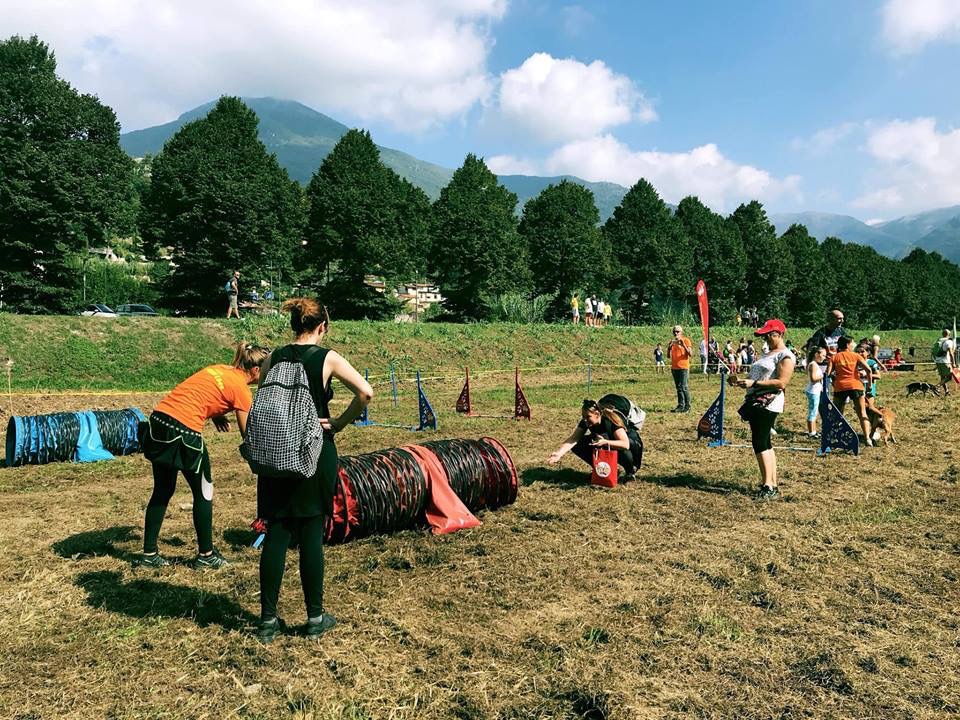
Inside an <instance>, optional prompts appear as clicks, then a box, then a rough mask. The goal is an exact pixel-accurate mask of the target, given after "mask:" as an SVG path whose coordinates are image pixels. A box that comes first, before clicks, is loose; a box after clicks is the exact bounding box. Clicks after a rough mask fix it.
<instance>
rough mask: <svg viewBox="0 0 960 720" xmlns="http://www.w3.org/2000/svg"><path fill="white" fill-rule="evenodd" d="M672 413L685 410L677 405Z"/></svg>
mask: <svg viewBox="0 0 960 720" xmlns="http://www.w3.org/2000/svg"><path fill="white" fill-rule="evenodd" d="M670 412H673V413H678V412H683V408H682V407H680V406H679V405H677V406H676V407H675V408H674V409H673V410H671V411H670Z"/></svg>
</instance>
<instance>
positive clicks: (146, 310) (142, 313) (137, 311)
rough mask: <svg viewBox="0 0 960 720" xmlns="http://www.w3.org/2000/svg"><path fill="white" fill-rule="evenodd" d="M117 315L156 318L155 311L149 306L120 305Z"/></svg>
mask: <svg viewBox="0 0 960 720" xmlns="http://www.w3.org/2000/svg"><path fill="white" fill-rule="evenodd" d="M117 315H137V316H139V317H156V316H157V311H156V310H154V309H153V308H152V307H150V306H149V305H120V306H119V307H117Z"/></svg>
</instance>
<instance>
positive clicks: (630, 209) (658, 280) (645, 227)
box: [603, 179, 695, 319]
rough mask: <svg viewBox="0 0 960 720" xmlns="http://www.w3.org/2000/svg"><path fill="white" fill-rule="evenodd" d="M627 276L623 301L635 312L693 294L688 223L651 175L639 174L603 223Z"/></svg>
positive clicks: (622, 274) (641, 315) (640, 315)
mask: <svg viewBox="0 0 960 720" xmlns="http://www.w3.org/2000/svg"><path fill="white" fill-rule="evenodd" d="M603 234H604V236H605V237H606V238H607V241H608V242H609V243H610V247H611V250H612V252H613V255H614V257H615V258H616V259H617V261H618V262H619V264H620V272H618V273H616V274H617V275H618V276H620V277H622V278H623V283H622V284H623V285H624V288H623V292H622V294H621V302H622V303H623V304H624V305H625V307H626V309H627V310H628V311H629V312H630V313H631V315H633V317H635V318H638V319H640V318H646V317H649V311H648V310H645V309H644V308H645V307H647V306H650V307H652V306H653V303H655V302H656V303H657V304H663V303H666V304H671V303H672V304H676V303H677V302H681V301H682V302H685V301H686V300H687V299H688V298H689V297H691V296H692V295H693V288H694V284H695V281H694V279H693V271H692V263H693V259H692V257H691V255H690V246H689V243H688V242H687V238H686V236H685V235H684V233H683V228H682V227H681V226H680V223H679V222H677V219H676V218H675V217H674V216H673V213H671V212H670V208H669V207H667V204H666V203H665V202H663V200H661V199H660V196H659V195H658V194H657V191H656V190H655V189H654V187H653V185H651V184H650V183H649V182H647V181H646V180H643V179H641V180H639V181H638V182H637V183H636V184H635V185H634V186H633V187H632V188H630V190H629V191H628V192H627V194H626V195H625V196H624V198H623V201H622V202H621V203H620V205H618V206H617V208H616V209H615V210H614V211H613V215H611V216H610V218H609V219H608V220H607V222H606V223H605V224H604V226H603Z"/></svg>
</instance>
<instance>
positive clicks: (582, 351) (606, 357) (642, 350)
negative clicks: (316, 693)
mask: <svg viewBox="0 0 960 720" xmlns="http://www.w3.org/2000/svg"><path fill="white" fill-rule="evenodd" d="M695 331H696V330H695V329H694V330H693V332H695ZM854 332H855V334H857V335H858V336H859V335H860V334H863V335H867V334H871V335H872V334H873V330H871V329H868V328H864V329H854ZM714 333H715V334H716V336H717V337H720V338H730V339H735V338H738V337H740V336H741V335H743V334H744V333H743V330H742V329H739V328H724V327H715V328H714ZM811 334H812V331H810V330H808V329H802V328H797V329H791V332H790V338H791V339H792V340H793V342H795V343H798V344H803V343H804V342H805V341H806V339H807V338H808V337H809V336H810V335H811ZM668 337H669V332H668V328H666V327H650V326H648V327H610V328H603V329H595V330H592V329H590V328H586V327H584V326H582V325H581V326H579V327H576V328H575V327H573V326H572V325H511V324H507V323H489V324H480V323H477V324H466V325H455V324H445V323H426V324H419V325H412V324H398V323H392V322H369V321H356V322H347V321H344V322H335V323H334V324H333V326H332V330H331V334H330V338H329V343H328V345H329V346H330V347H332V348H334V349H336V350H339V351H341V352H343V353H344V355H346V356H347V357H348V358H349V359H350V360H351V362H353V363H354V364H355V365H356V366H357V367H358V368H368V369H369V370H370V374H371V376H372V377H377V378H380V379H383V377H384V376H385V374H386V373H387V372H388V368H389V365H390V363H393V364H394V366H395V368H396V370H397V373H398V374H399V375H400V376H401V377H405V378H410V377H411V376H412V375H413V374H414V373H415V372H416V371H417V370H422V371H424V373H425V374H427V375H430V376H438V375H439V376H443V378H444V380H443V383H444V384H446V385H449V387H450V388H453V387H455V386H457V384H458V383H460V382H462V372H463V367H464V366H469V367H470V368H471V370H476V371H484V370H504V371H508V373H509V371H510V370H511V369H512V368H513V367H514V366H516V365H520V366H521V367H523V368H526V370H525V371H524V372H525V374H526V375H527V376H528V377H529V378H530V379H532V378H533V377H534V376H535V375H536V374H537V372H538V371H537V370H536V368H548V367H549V368H553V369H558V368H560V369H562V372H570V373H573V374H574V375H584V374H585V370H586V365H587V363H588V362H589V363H591V364H592V365H593V366H594V367H599V366H601V365H619V366H623V369H622V371H623V372H631V373H632V372H634V370H633V369H634V368H637V367H640V368H645V369H646V370H649V369H651V366H652V360H651V353H652V351H653V346H654V345H655V344H656V343H657V342H663V341H665V340H666V339H667V338H668ZM935 337H936V331H928V330H900V331H886V332H884V333H883V342H884V345H894V344H898V345H901V346H903V347H904V348H906V347H907V346H908V345H909V344H910V343H911V342H912V343H915V344H916V346H917V347H918V348H926V347H929V345H930V343H931V342H932V341H933V339H934V338H935ZM51 338H55V339H56V352H50V339H51ZM239 340H244V341H248V342H251V341H252V342H259V343H263V344H267V345H269V346H271V347H276V346H277V345H280V344H283V343H285V342H287V341H288V340H289V328H288V326H287V324H286V321H285V319H284V318H280V317H276V318H244V319H243V320H241V321H239V322H238V321H232V322H230V321H226V320H210V319H197V318H191V319H187V318H165V317H159V318H117V319H108V318H87V317H74V316H69V317H51V316H26V315H4V314H0V360H2V359H4V358H11V359H12V360H13V361H14V366H13V373H12V376H11V381H12V387H13V388H14V389H20V390H67V389H71V390H76V389H84V388H89V389H100V390H104V389H109V390H165V389H168V388H170V387H172V386H173V385H175V384H176V383H177V382H179V381H180V380H182V379H183V378H185V377H187V376H188V375H190V374H191V373H192V372H194V371H195V370H196V369H197V368H199V367H202V366H203V365H206V364H209V363H212V362H228V361H229V360H230V358H231V357H232V355H233V352H232V346H233V344H234V343H236V342H238V341H239ZM505 382H509V381H508V380H505Z"/></svg>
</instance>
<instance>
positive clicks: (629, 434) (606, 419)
mask: <svg viewBox="0 0 960 720" xmlns="http://www.w3.org/2000/svg"><path fill="white" fill-rule="evenodd" d="M620 397H621V396H614V395H605V396H604V397H602V398H600V402H597V401H596V400H584V401H583V405H582V406H581V408H580V422H579V423H577V426H576V427H575V428H574V430H573V433H572V434H571V435H570V437H568V438H567V439H566V440H565V441H564V443H563V445H561V446H560V447H559V448H557V449H556V450H555V451H554V452H553V453H552V454H551V455H550V457H548V458H547V462H548V463H550V464H551V465H555V464H557V463H558V462H560V459H561V458H562V457H563V456H564V455H566V454H567V453H568V452H570V451H573V454H574V455H576V456H577V457H578V458H580V459H581V460H583V461H584V462H585V463H587V465H591V466H592V465H593V451H594V450H597V449H605V450H616V451H617V464H618V465H620V466H622V467H623V470H624V477H623V480H624V482H626V481H627V480H633V479H634V477H635V476H636V472H637V469H638V468H639V467H640V463H641V462H642V461H643V441H642V440H641V439H640V435H639V433H638V431H637V429H636V428H635V427H633V425H632V424H630V423H628V421H627V418H626V417H625V415H624V413H623V412H622V411H621V410H620V409H618V408H617V407H616V404H618V403H617V402H616V401H615V400H614V399H613V398H618V399H619V398H620ZM623 400H626V398H623ZM626 402H627V403H630V401H629V400H626ZM640 421H641V422H642V418H641V420H640Z"/></svg>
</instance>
